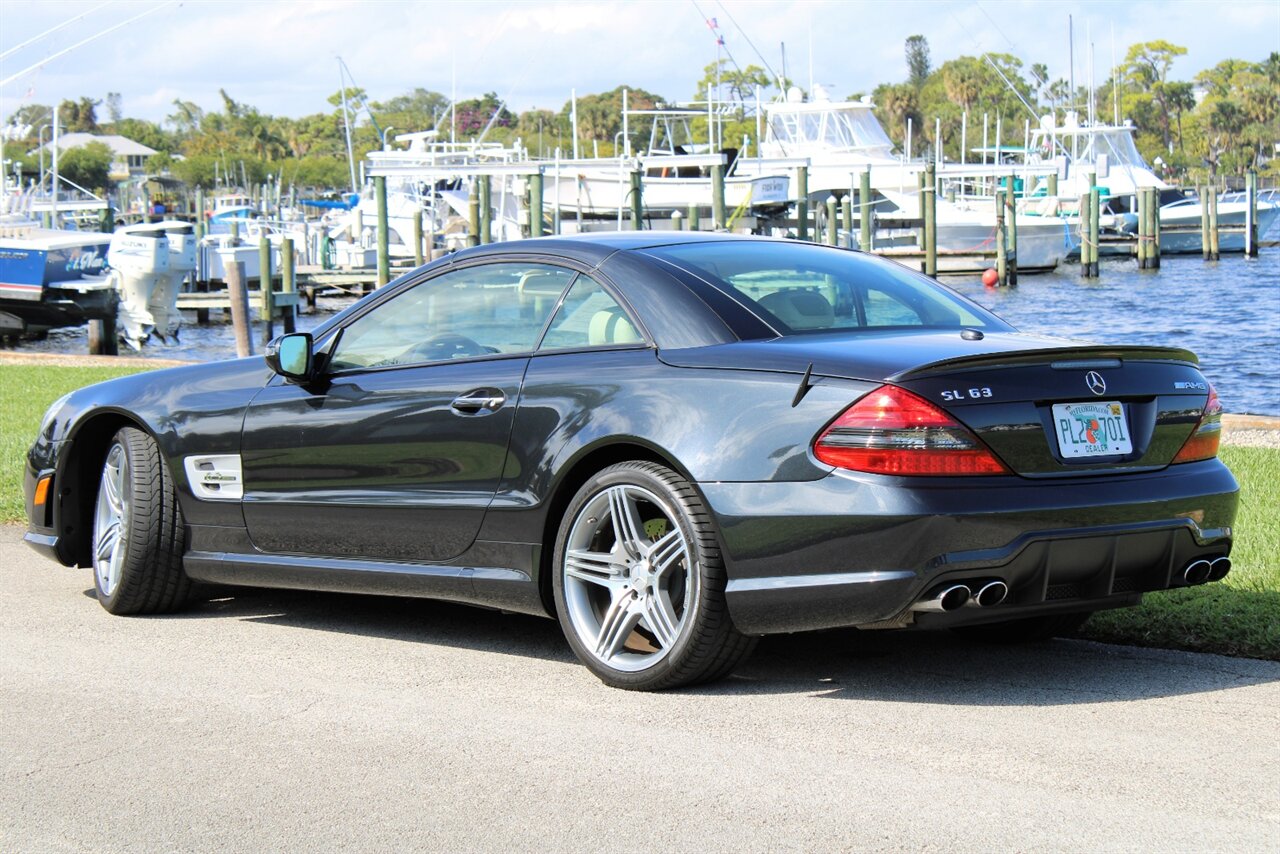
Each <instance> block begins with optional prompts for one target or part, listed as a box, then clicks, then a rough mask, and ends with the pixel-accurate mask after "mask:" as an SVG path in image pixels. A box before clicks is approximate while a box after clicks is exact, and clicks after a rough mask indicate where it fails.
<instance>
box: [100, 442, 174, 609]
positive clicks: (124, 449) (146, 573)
mask: <svg viewBox="0 0 1280 854" xmlns="http://www.w3.org/2000/svg"><path fill="white" fill-rule="evenodd" d="M185 543H186V536H185V531H184V528H183V520H182V511H181V510H180V509H179V507H178V501H177V496H176V495H175V494H174V489H173V479H172V477H171V476H170V474H169V469H168V467H166V466H165V463H164V459H163V458H162V457H161V456H160V449H159V448H158V447H156V443H155V440H154V439H152V438H151V437H150V436H148V435H147V434H146V433H144V432H142V431H141V430H136V429H134V428H132V427H126V428H124V429H122V430H120V431H119V432H118V433H116V435H115V436H114V437H113V438H112V440H111V445H110V447H109V448H108V449H107V458H106V461H105V462H104V464H103V466H102V478H101V480H100V481H99V483H98V498H97V504H96V506H95V508H94V514H93V543H92V553H93V581H94V587H95V589H96V590H97V594H98V601H99V602H101V603H102V606H103V607H104V608H106V609H107V610H108V611H110V612H111V613H113V614H154V613H163V612H167V611H176V610H178V609H179V608H181V607H182V606H183V605H185V604H186V603H187V599H188V598H189V596H190V592H191V581H190V579H189V578H187V575H186V573H185V572H183V570H182V552H183V548H184V546H185Z"/></svg>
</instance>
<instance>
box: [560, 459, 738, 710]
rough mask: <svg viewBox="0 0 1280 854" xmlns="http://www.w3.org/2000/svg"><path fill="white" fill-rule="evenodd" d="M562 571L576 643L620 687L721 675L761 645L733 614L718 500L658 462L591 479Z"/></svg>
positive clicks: (563, 533)
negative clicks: (710, 508)
mask: <svg viewBox="0 0 1280 854" xmlns="http://www.w3.org/2000/svg"><path fill="white" fill-rule="evenodd" d="M615 508H617V509H616V510H615ZM615 519H622V520H623V522H622V527H621V528H616V527H615ZM620 533H621V536H620V535H619V534H620ZM553 573H554V574H553V579H552V581H553V586H554V592H555V602H556V612H557V616H558V618H559V620H560V627H561V629H562V630H563V631H564V634H565V637H566V638H567V639H568V641H569V646H570V647H572V648H573V651H574V653H575V654H576V655H577V656H578V659H579V660H580V661H581V662H582V663H583V664H585V665H586V666H587V668H588V669H590V670H591V672H592V673H594V674H595V675H596V676H598V677H599V678H600V679H601V681H603V682H604V683H605V684H607V685H611V686H613V687H615V688H625V689H629V690H634V691H659V690H663V689H667V688H676V687H679V686H683V685H693V684H697V683H699V682H709V681H712V680H714V679H719V678H721V677H724V676H727V675H728V674H729V673H730V672H731V671H732V670H733V669H734V668H735V667H736V666H737V665H738V664H740V663H741V662H742V661H743V659H745V658H746V657H747V655H749V654H750V652H751V650H752V649H753V648H754V647H755V638H750V637H747V636H745V635H743V634H742V633H740V632H739V631H738V630H737V629H736V628H734V625H733V621H732V620H731V619H730V617H729V611H728V607H727V605H726V603H725V583H726V575H725V568H724V562H723V560H722V559H721V556H720V547H719V544H718V541H717V539H716V533H715V528H714V526H713V524H712V522H711V516H710V514H709V513H708V512H707V509H706V506H705V505H704V504H703V503H702V499H701V498H700V497H699V496H698V493H697V491H696V490H695V489H694V488H693V485H692V484H691V483H689V482H688V481H687V480H685V479H684V478H682V477H681V476H680V475H678V474H676V473H675V472H673V471H671V470H670V469H668V468H666V467H664V466H661V465H658V464H656V463H651V462H641V461H634V462H625V463H618V464H617V465H612V466H609V467H608V468H606V469H604V470H603V471H601V472H599V473H598V474H596V475H595V476H593V477H592V478H590V479H589V480H588V481H587V482H586V483H585V484H583V485H582V488H581V489H579V490H578V493H577V494H576V495H575V496H574V498H573V500H572V501H571V502H569V506H568V508H566V510H565V514H564V519H563V520H562V522H561V524H560V530H559V533H558V534H557V536H556V547H555V556H554V564H553Z"/></svg>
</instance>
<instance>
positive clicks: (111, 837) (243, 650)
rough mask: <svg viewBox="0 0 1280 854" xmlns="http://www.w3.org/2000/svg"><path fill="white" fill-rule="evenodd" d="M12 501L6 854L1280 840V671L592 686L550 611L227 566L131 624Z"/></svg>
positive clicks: (887, 659) (991, 670) (1186, 657)
mask: <svg viewBox="0 0 1280 854" xmlns="http://www.w3.org/2000/svg"><path fill="white" fill-rule="evenodd" d="M20 537H21V529H19V528H16V527H13V526H0V585H2V587H0V589H3V591H4V593H3V598H0V601H2V602H3V603H4V606H5V607H4V613H3V616H2V617H0V850H4V851H6V852H28V851H30V852H54V851H89V850H94V851H98V850H101V851H157V850H165V851H201V852H205V851H212V850H234V851H253V852H258V851H280V850H288V851H313V850H325V851H329V850H360V851H397V852H400V851H407V850H435V849H447V850H450V851H460V850H461V851H470V850H483V851H503V852H509V851H524V850H540V851H541V850H554V851H609V852H616V851H641V850H644V851H669V850H670V851H719V850H729V851H762V850H768V851H776V850H791V849H802V850H819V851H831V850H850V849H856V850H889V851H899V850H911V851H931V850H938V851H1009V850H1037V851H1040V850H1053V851H1085V850H1087V851H1160V852H1169V851H1217V850H1223V851H1249V852H1255V851H1264V850H1270V851H1275V850H1277V848H1278V847H1280V664H1277V663H1272V662H1260V661H1249V660H1245V659H1231V658H1223V657H1219V656H1212V655H1198V654H1190V653H1181V652H1168V651H1159V650H1146V649H1137V648H1130V647H1120V646H1107V645H1103V644H1095V643H1087V642H1083V641H1054V642H1051V643H1047V644H1042V645H1037V646H1032V647H1022V648H1000V647H990V646H979V645H976V644H972V643H968V642H963V641H961V640H959V639H955V638H953V637H951V636H949V635H946V634H937V635H934V634H924V633H918V634H913V633H871V632H865V633H859V632H854V631H837V632H825V633H820V634H810V635H794V636H785V637H777V638H766V639H765V640H764V641H762V642H761V644H760V646H759V648H758V650H757V652H756V654H755V656H754V657H753V658H752V659H751V660H750V661H749V662H748V663H747V664H746V665H745V666H743V667H742V668H741V670H740V672H739V673H738V674H737V675H735V676H734V677H733V678H731V679H729V680H727V681H724V682H721V683H717V684H714V685H710V686H705V687H701V688H697V689H692V690H685V691H678V692H672V693H666V694H648V695H646V694H634V693H627V692H622V691H616V690H612V689H609V688H606V687H604V686H603V685H601V684H600V683H599V682H597V681H596V680H595V678H594V677H592V676H591V675H590V674H589V673H588V672H587V671H586V670H585V669H584V668H582V667H580V666H579V665H578V664H576V663H575V662H574V660H573V658H572V656H571V654H570V652H569V650H568V647H567V645H566V644H565V642H564V640H563V639H562V637H561V636H560V632H559V628H558V627H557V626H556V624H555V623H553V622H551V621H548V620H539V619H534V618H530V617H523V616H513V615H505V614H500V613H496V612H491V611H484V610H479V609H475V608H467V607H464V606H460V605H451V604H445V603H437V602H427V601H414V600H396V599H383V598H374V597H354V596H337V595H328V594H313V593H299V592H292V591H235V592H228V593H226V594H225V595H223V596H221V597H220V598H218V599H216V600H213V601H209V602H205V603H203V604H200V605H198V606H196V607H194V608H192V609H191V610H190V611H189V612H187V613H185V614H182V615H179V616H174V617H164V618H119V617H112V616H110V615H108V614H107V613H106V612H105V611H103V610H102V609H101V608H100V607H99V606H98V604H97V603H96V602H95V601H94V599H93V598H92V589H91V588H92V579H91V577H90V575H89V571H88V570H73V569H65V568H63V567H60V566H57V565H56V564H54V563H52V562H50V561H48V560H46V559H45V558H43V557H40V556H39V555H37V554H36V553H35V552H33V551H31V550H30V549H28V548H27V547H26V546H24V545H22V544H21V542H20Z"/></svg>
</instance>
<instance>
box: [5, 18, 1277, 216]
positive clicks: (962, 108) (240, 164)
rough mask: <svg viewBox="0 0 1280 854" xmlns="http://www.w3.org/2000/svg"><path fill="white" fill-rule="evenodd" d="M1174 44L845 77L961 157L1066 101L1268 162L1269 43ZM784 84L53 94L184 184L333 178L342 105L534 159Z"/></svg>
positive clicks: (1009, 136) (1201, 147) (326, 188)
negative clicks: (1071, 61) (159, 98)
mask: <svg viewBox="0 0 1280 854" xmlns="http://www.w3.org/2000/svg"><path fill="white" fill-rule="evenodd" d="M1187 52H1188V51H1187V48H1185V47H1182V46H1181V45H1176V44H1172V43H1170V42H1168V41H1165V40H1163V39H1157V40H1154V41H1148V42H1140V43H1137V44H1134V45H1131V46H1130V47H1129V48H1128V50H1127V51H1126V52H1125V54H1124V59H1123V60H1122V61H1119V62H1118V63H1117V64H1116V67H1115V69H1114V70H1113V71H1112V73H1110V74H1108V75H1107V77H1106V78H1105V79H1104V80H1103V81H1102V82H1101V83H1100V84H1099V85H1098V86H1097V87H1095V89H1094V90H1093V91H1092V92H1091V91H1090V89H1089V87H1087V86H1084V85H1080V86H1077V87H1076V88H1075V89H1074V91H1073V90H1072V88H1071V85H1070V83H1069V82H1068V81H1067V80H1063V79H1058V80H1050V79H1049V71H1048V67H1047V65H1045V64H1044V63H1040V62H1034V61H1032V62H1025V61H1024V60H1023V59H1022V58H1020V57H1018V56H1014V55H1012V54H1006V53H986V54H983V55H981V56H976V57H975V56H956V57H954V58H950V59H946V60H945V61H942V62H941V64H940V65H936V66H935V65H934V63H933V59H932V57H931V54H930V46H929V43H928V41H927V40H926V39H925V38H924V37H923V36H920V35H913V36H910V37H908V38H907V39H906V40H905V43H904V58H905V68H906V70H907V72H908V73H907V79H906V80H904V81H902V82H881V83H880V84H879V85H876V86H874V87H873V88H870V89H869V90H860V91H852V92H848V93H847V98H848V99H849V100H857V99H860V98H862V97H864V96H870V97H871V99H872V101H873V103H874V105H875V113H876V117H877V119H879V121H880V123H881V124H882V125H883V126H884V129H885V131H886V133H888V135H889V137H890V139H891V140H892V142H893V144H894V145H895V146H897V147H898V148H899V150H907V151H914V152H917V153H923V152H926V151H933V150H935V149H939V150H941V152H942V154H943V156H944V157H945V158H946V159H948V160H950V161H953V162H955V161H958V160H959V159H960V155H961V152H960V148H961V144H962V139H963V138H964V136H963V133H962V127H965V126H967V127H968V130H969V134H968V145H969V146H975V145H977V144H978V140H979V138H980V137H979V135H980V134H981V133H982V128H983V127H984V122H985V123H988V124H989V126H990V127H991V128H995V127H996V125H997V123H1003V131H1004V135H1003V140H992V141H991V143H990V144H994V145H1010V146H1014V147H1020V146H1021V145H1022V144H1023V142H1024V122H1027V121H1030V122H1031V124H1032V125H1035V124H1038V123H1039V121H1040V117H1041V116H1045V115H1052V116H1054V118H1055V120H1056V121H1057V122H1058V123H1059V124H1061V123H1062V122H1064V121H1065V120H1066V117H1067V114H1068V113H1069V112H1074V113H1076V114H1077V115H1079V116H1081V117H1083V116H1085V115H1088V114H1090V113H1091V112H1092V111H1091V109H1090V106H1089V105H1090V104H1092V105H1094V107H1095V108H1096V112H1097V115H1098V116H1099V120H1100V121H1104V122H1111V121H1116V122H1120V121H1126V120H1132V122H1133V123H1134V126H1135V128H1136V131H1137V133H1136V143H1137V146H1138V150H1139V151H1140V152H1141V154H1142V156H1143V157H1144V158H1145V159H1146V161H1147V162H1148V163H1153V164H1155V165H1156V166H1157V167H1158V168H1159V169H1161V170H1162V177H1165V178H1166V179H1172V180H1178V181H1181V182H1183V183H1187V184H1190V183H1192V182H1194V183H1195V184H1196V185H1199V184H1203V183H1207V182H1209V181H1214V180H1216V179H1218V178H1220V177H1221V176H1227V175H1234V176H1242V175H1244V173H1245V171H1246V170H1248V169H1250V168H1255V169H1258V170H1259V174H1260V175H1261V176H1263V178H1264V179H1265V180H1267V181H1268V182H1269V181H1272V180H1274V179H1276V178H1277V177H1280V158H1275V157H1268V152H1269V149H1270V147H1271V143H1272V142H1273V141H1274V140H1275V139H1277V138H1278V137H1280V98H1277V97H1276V92H1277V91H1278V90H1280V52H1275V51H1273V52H1272V53H1270V55H1268V56H1266V57H1253V58H1251V59H1236V58H1230V59H1223V60H1221V61H1220V62H1218V63H1217V64H1216V65H1214V66H1213V67H1212V68H1207V69H1205V70H1203V71H1201V72H1200V73H1198V74H1196V75H1195V76H1194V78H1192V79H1190V80H1178V79H1176V77H1175V74H1174V66H1175V65H1176V64H1177V62H1178V59H1179V58H1180V57H1183V56H1185V55H1186V54H1187ZM695 73H696V72H695ZM693 76H694V75H693V74H691V75H690V77H691V78H692V77H693ZM797 85H798V83H797V81H795V80H790V79H785V78H775V77H774V76H773V75H772V74H771V73H770V72H769V70H767V69H765V68H762V67H760V66H759V65H753V64H748V65H746V66H745V67H742V66H739V65H738V64H737V63H736V62H734V61H731V60H730V59H721V60H719V61H718V62H715V63H711V64H710V65H707V66H706V67H705V68H703V69H702V77H701V79H697V80H694V79H690V85H689V89H688V90H686V91H685V92H678V93H666V94H665V95H664V94H658V93H655V92H649V91H646V90H645V89H643V88H642V87H638V86H628V85H619V86H617V87H615V88H613V89H611V90H609V91H607V92H599V93H593V94H582V95H580V96H578V97H577V98H576V100H573V101H566V102H565V103H564V105H563V106H562V107H560V109H559V110H550V109H539V108H534V109H530V110H526V111H524V112H520V113H515V112H512V111H511V110H509V109H508V108H507V105H506V102H505V101H503V100H502V99H500V98H499V97H498V95H497V94H495V93H493V92H488V93H485V94H484V95H481V96H480V97H476V98H469V99H464V100H458V101H456V102H452V103H451V102H450V99H449V98H448V97H447V96H445V95H443V94H441V93H440V92H435V91H432V90H429V89H426V88H421V87H419V88H415V89H413V90H412V91H409V92H405V93H402V94H399V95H395V96H392V97H383V96H382V95H379V96H378V98H381V100H379V99H378V98H375V97H373V96H371V94H370V93H368V92H366V91H365V90H364V89H361V88H357V87H348V88H345V89H343V90H340V91H338V92H335V93H333V94H332V95H330V96H329V98H328V102H329V103H330V104H331V105H332V106H333V108H334V109H333V110H332V111H330V112H327V113H323V112H322V113H314V114H311V115H306V116H300V117H290V116H273V115H270V114H268V113H264V112H262V111H260V110H259V109H258V108H256V107H254V106H252V105H250V104H246V103H244V102H241V101H237V100H236V99H235V98H234V97H233V96H232V95H231V94H229V93H228V92H227V91H226V90H225V89H220V90H219V94H220V96H221V104H219V105H218V107H217V108H214V107H211V105H208V104H206V105H204V106H202V105H200V104H197V103H195V102H194V101H188V100H183V99H181V98H175V99H174V100H173V104H172V106H173V112H172V113H171V114H170V115H168V116H167V117H166V118H165V119H164V120H163V121H161V122H153V121H148V120H145V119H140V118H131V117H126V116H125V115H124V114H123V98H122V96H121V94H120V93H118V92H105V93H94V94H92V95H81V96H80V97H78V98H75V99H67V100H64V101H62V102H61V103H59V104H58V105H57V110H58V117H59V119H60V120H61V126H62V129H63V131H64V132H65V133H74V132H83V133H91V134H117V135H120V136H124V137H126V138H128V139H130V140H133V141H134V142H138V143H141V144H143V145H146V146H148V147H150V148H151V149H154V150H155V151H156V152H157V153H156V154H154V155H152V156H151V157H150V158H149V160H148V161H147V162H146V171H147V172H148V173H149V174H151V175H158V176H166V177H171V178H175V179H177V180H178V181H180V182H182V183H183V184H185V185H186V186H187V187H188V188H194V187H197V186H199V187H203V188H205V189H210V188H214V187H216V186H230V185H237V184H238V185H240V188H241V189H242V190H246V191H247V190H249V189H250V188H253V187H258V186H259V185H261V184H262V183H263V182H267V181H271V182H272V183H275V182H278V183H279V185H280V186H284V187H294V188H297V189H302V190H304V191H308V190H314V191H317V192H322V193H332V192H335V191H337V190H341V189H348V188H349V187H348V184H349V182H350V180H351V178H350V175H351V173H350V171H349V166H348V162H347V145H348V143H347V141H346V136H345V124H346V122H345V121H344V116H347V115H349V116H351V123H352V127H351V141H350V145H351V147H352V153H353V154H354V157H355V159H356V160H363V159H364V158H365V157H366V155H367V154H368V153H369V152H370V151H373V150H377V149H381V148H383V147H384V146H385V145H386V144H390V142H391V139H384V134H383V131H382V128H395V129H396V130H398V131H400V132H405V131H427V130H436V131H437V132H438V133H439V139H441V140H445V141H457V142H459V143H463V142H473V141H477V142H478V141H483V142H486V143H496V144H498V145H503V146H512V145H514V144H515V143H516V142H517V141H520V142H521V143H522V144H523V146H524V147H525V148H526V149H528V151H529V153H530V155H531V156H533V157H537V158H541V159H547V158H550V157H551V156H552V155H553V154H554V152H555V151H556V149H560V150H561V151H562V152H571V151H573V150H574V149H575V140H574V130H573V127H574V123H573V121H572V119H571V117H572V116H576V125H577V142H578V143H579V144H583V145H584V146H585V148H584V150H585V151H594V152H597V153H598V154H599V155H601V156H609V157H611V156H613V155H614V154H615V145H617V144H618V140H619V136H620V134H621V132H622V130H623V121H622V108H623V100H624V98H623V92H624V90H626V101H627V105H628V106H629V107H630V109H632V110H648V109H653V108H655V107H659V106H664V105H665V106H671V105H674V104H676V103H678V102H682V101H683V100H684V99H685V98H687V97H692V99H693V102H694V103H696V102H702V103H705V102H706V101H707V100H708V97H710V98H711V100H714V101H716V102H718V103H720V104H721V105H722V106H723V108H724V111H725V113H724V118H723V124H722V125H721V126H720V127H719V131H718V133H717V136H718V137H719V138H720V139H723V140H733V141H734V143H733V144H734V145H737V141H739V140H743V139H744V138H745V139H750V140H752V141H753V142H752V145H753V146H754V145H755V144H757V143H758V142H759V140H758V139H756V136H757V125H756V120H755V117H754V116H753V115H751V108H752V107H753V106H754V104H755V100H756V93H757V92H760V97H761V99H762V100H763V101H765V102H768V101H770V100H773V99H775V98H777V97H780V96H782V95H783V94H784V93H788V92H789V91H790V90H791V89H793V88H795V87H797ZM383 94H385V93H383ZM672 94H674V95H675V96H676V97H674V98H672V97H669V96H670V95H672ZM804 94H807V95H810V96H814V95H816V94H817V93H816V92H812V93H804ZM686 103H688V102H686ZM53 109H54V107H53V106H51V105H44V104H35V103H31V104H24V105H22V106H21V107H19V108H18V109H17V110H15V111H14V112H13V113H12V114H11V115H10V116H8V117H6V119H5V121H6V122H7V123H8V125H9V126H10V127H12V128H15V129H24V130H25V136H24V137H22V138H13V139H9V140H7V141H5V142H3V154H4V158H5V159H6V160H11V161H13V162H14V163H15V165H16V166H17V167H18V168H19V169H20V170H21V172H22V182H23V183H25V182H26V181H28V180H35V179H36V178H37V177H38V173H39V171H40V170H39V152H38V148H39V146H40V144H41V142H42V140H41V139H40V132H39V129H40V127H41V126H42V125H44V124H47V123H48V122H49V120H50V117H51V116H52V112H53ZM718 124H719V123H718ZM651 127H652V120H651V119H648V118H646V117H645V116H643V115H638V116H634V117H633V118H632V120H631V122H630V124H629V126H628V128H627V129H628V131H629V132H630V136H631V139H630V142H631V145H632V147H633V148H640V149H643V148H644V147H646V146H647V144H648V140H649V134H650V129H651ZM908 129H910V130H908ZM691 131H692V132H693V135H694V137H695V140H705V139H706V138H707V136H708V128H707V119H706V118H705V117H703V116H701V114H700V113H699V115H697V116H695V117H694V118H693V119H692V121H691ZM908 134H910V139H908V138H907V136H908ZM676 142H681V141H680V140H676ZM982 144H983V145H987V144H988V142H985V141H984V142H983V143H982ZM967 156H968V157H970V158H972V157H973V156H974V155H973V154H972V153H971V152H970V153H967ZM110 167H111V152H110V150H109V149H108V148H107V147H106V146H105V145H103V144H101V143H90V144H89V145H86V146H84V147H81V148H76V149H70V150H68V151H66V152H65V153H64V154H63V155H62V161H61V164H60V169H61V171H62V174H63V175H64V176H65V177H66V178H68V179H70V180H72V181H74V182H75V183H76V184H79V185H80V186H82V187H86V188H91V189H101V188H105V187H107V186H108V184H109V179H110V175H109V173H110ZM352 189H354V188H352Z"/></svg>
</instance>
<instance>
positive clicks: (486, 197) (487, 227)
mask: <svg viewBox="0 0 1280 854" xmlns="http://www.w3.org/2000/svg"><path fill="white" fill-rule="evenodd" d="M476 180H477V181H479V182H480V243H481V245H488V244H490V243H492V242H493V182H492V178H491V177H490V176H488V175H480V176H478V177H477V178H476Z"/></svg>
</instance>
